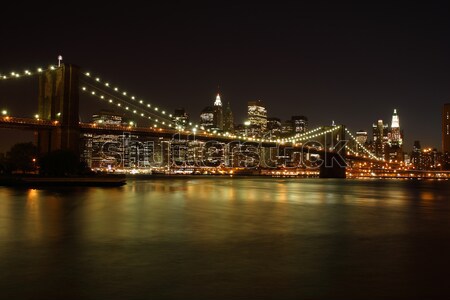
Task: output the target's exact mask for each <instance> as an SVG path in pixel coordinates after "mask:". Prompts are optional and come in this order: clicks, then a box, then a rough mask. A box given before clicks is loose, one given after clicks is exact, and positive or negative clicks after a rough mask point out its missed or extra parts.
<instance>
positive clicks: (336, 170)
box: [319, 125, 347, 178]
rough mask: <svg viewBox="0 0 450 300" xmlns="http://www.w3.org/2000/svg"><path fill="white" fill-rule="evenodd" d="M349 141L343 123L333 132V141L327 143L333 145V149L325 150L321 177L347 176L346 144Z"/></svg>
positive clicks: (329, 145) (328, 145)
mask: <svg viewBox="0 0 450 300" xmlns="http://www.w3.org/2000/svg"><path fill="white" fill-rule="evenodd" d="M346 143H347V140H346V136H345V126H344V125H341V126H340V128H339V129H338V130H336V131H333V133H332V134H331V143H330V144H327V143H325V145H326V146H327V147H332V148H333V149H334V150H333V151H325V152H324V154H323V156H324V157H322V160H323V163H322V165H321V166H320V173H319V177H320V178H345V177H346V174H345V171H346V167H347V162H346V159H345V156H346V155H345V154H346V151H345V145H346ZM326 150H328V149H326Z"/></svg>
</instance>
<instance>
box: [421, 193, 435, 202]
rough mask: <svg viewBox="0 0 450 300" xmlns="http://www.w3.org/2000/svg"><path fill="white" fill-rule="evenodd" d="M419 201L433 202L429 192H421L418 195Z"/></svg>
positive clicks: (432, 196)
mask: <svg viewBox="0 0 450 300" xmlns="http://www.w3.org/2000/svg"><path fill="white" fill-rule="evenodd" d="M420 199H421V200H426V201H431V200H434V195H433V194H432V193H430V192H422V193H421V194H420Z"/></svg>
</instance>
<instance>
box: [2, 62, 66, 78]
mask: <svg viewBox="0 0 450 300" xmlns="http://www.w3.org/2000/svg"><path fill="white" fill-rule="evenodd" d="M56 68H57V67H55V66H53V65H50V66H49V67H48V69H43V68H36V69H35V70H34V71H31V70H32V69H31V68H28V69H25V70H24V71H23V72H16V71H11V72H6V73H3V72H0V80H7V79H18V78H23V77H30V76H34V75H39V74H40V73H42V72H44V71H48V70H56Z"/></svg>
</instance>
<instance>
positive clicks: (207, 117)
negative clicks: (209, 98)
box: [200, 106, 215, 129]
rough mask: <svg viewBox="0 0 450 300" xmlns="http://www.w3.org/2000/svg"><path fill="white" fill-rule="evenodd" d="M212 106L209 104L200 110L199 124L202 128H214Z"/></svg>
mask: <svg viewBox="0 0 450 300" xmlns="http://www.w3.org/2000/svg"><path fill="white" fill-rule="evenodd" d="M214 112H215V111H214V108H213V107H211V106H207V107H205V108H204V109H203V110H202V113H201V114H200V125H201V126H202V127H203V128H204V129H213V128H214V125H215V124H214Z"/></svg>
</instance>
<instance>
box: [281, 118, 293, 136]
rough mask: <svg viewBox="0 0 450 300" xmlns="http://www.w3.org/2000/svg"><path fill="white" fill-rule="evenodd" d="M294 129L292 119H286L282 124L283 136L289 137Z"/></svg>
mask: <svg viewBox="0 0 450 300" xmlns="http://www.w3.org/2000/svg"><path fill="white" fill-rule="evenodd" d="M293 131H294V125H293V124H292V120H286V121H284V122H283V123H282V124H281V136H283V137H289V136H291V135H292V132H293Z"/></svg>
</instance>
